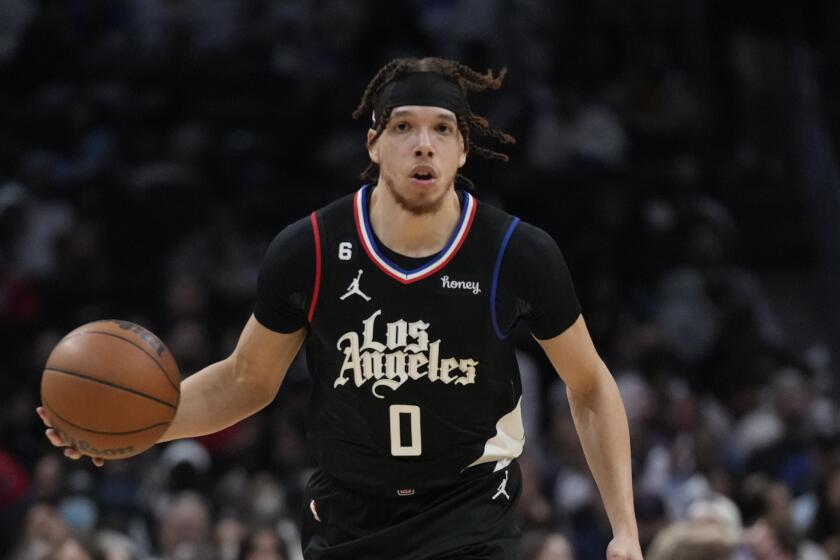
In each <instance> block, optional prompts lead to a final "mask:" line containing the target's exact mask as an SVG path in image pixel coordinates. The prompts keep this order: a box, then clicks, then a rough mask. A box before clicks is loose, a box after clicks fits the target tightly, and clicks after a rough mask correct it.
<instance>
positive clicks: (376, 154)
mask: <svg viewBox="0 0 840 560" xmlns="http://www.w3.org/2000/svg"><path fill="white" fill-rule="evenodd" d="M503 78H504V71H503V72H502V73H501V74H499V75H498V76H494V75H493V73H492V72H488V73H487V74H479V73H477V72H475V71H473V70H471V69H470V68H468V67H466V66H464V65H462V64H460V63H457V62H454V61H449V60H442V59H429V58H427V59H419V60H418V59H400V60H394V61H392V62H390V63H389V64H387V65H386V66H384V67H383V68H382V69H381V70H380V71H379V73H377V75H376V76H375V77H374V78H373V80H372V81H371V82H370V84H369V85H368V87H367V89H366V91H365V93H364V96H363V98H362V101H361V103H360V105H359V107H358V108H357V109H356V111H355V112H354V117H359V116H362V115H367V114H370V115H372V123H371V127H370V130H368V133H367V149H368V153H369V155H370V159H371V166H370V167H369V168H368V170H367V171H366V175H367V176H368V177H369V178H370V179H371V183H370V184H367V185H365V186H363V187H361V188H360V189H358V190H357V191H355V192H354V193H352V194H349V195H347V196H345V197H343V198H341V199H339V200H336V201H335V202H333V203H331V204H329V205H328V206H326V207H325V208H322V209H320V210H318V211H316V212H313V213H312V215H311V216H308V217H307V218H305V219H302V220H300V221H298V222H297V223H294V224H292V225H290V226H288V227H287V228H286V229H284V230H283V231H282V232H280V234H279V235H277V237H276V238H275V239H274V241H273V242H272V243H271V246H270V247H269V249H268V252H267V255H266V257H265V261H264V263H263V265H262V269H261V273H260V278H259V285H258V295H257V302H256V307H255V309H254V313H253V315H252V316H251V318H250V320H249V321H248V322H247V324H246V325H245V328H244V330H243V332H242V335H241V338H240V340H239V343H238V345H237V347H236V349H235V350H234V352H233V354H232V355H231V356H230V357H228V358H227V359H225V360H223V361H221V362H218V363H215V364H212V365H210V366H209V367H207V368H205V369H204V370H202V371H200V372H198V373H196V374H195V375H193V376H191V377H190V378H188V379H187V380H186V381H184V383H183V384H182V386H181V402H180V406H179V409H178V413H177V415H176V417H175V420H174V422H173V423H172V425H171V427H170V428H169V430H168V432H167V433H166V434H165V435H164V437H163V438H162V439H161V441H168V440H173V439H178V438H185V437H193V436H199V435H203V434H209V433H212V432H216V431H218V430H221V429H223V428H225V427H227V426H230V425H231V424H234V423H235V422H238V421H240V420H242V419H243V418H245V417H247V416H250V415H251V414H254V413H255V412H257V411H258V410H260V409H261V408H263V407H264V406H266V405H268V404H269V403H270V402H271V401H272V400H273V399H274V396H275V394H276V393H277V391H278V389H279V387H280V384H281V383H282V381H283V377H284V376H285V374H286V370H287V368H288V367H289V364H290V363H291V361H292V360H293V358H294V357H295V355H296V354H297V352H298V350H299V349H300V347H301V345H303V344H305V345H306V356H307V360H308V364H309V369H310V371H311V374H312V379H313V388H312V395H311V403H310V405H311V407H310V415H309V419H308V420H309V422H308V431H309V437H310V440H311V442H312V444H313V446H314V450H315V452H316V457H317V460H318V463H319V470H317V471H316V472H315V474H314V475H313V476H312V478H311V479H310V481H309V483H308V487H307V489H306V507H305V511H304V513H303V546H304V556H305V557H306V558H307V559H312V560H315V559H324V560H328V559H329V560H331V559H341V560H368V559H371V560H372V559H378V560H383V559H389V560H391V559H416V560H427V559H428V560H431V559H436V560H444V559H453V560H454V559H458V560H467V559H476V560H478V559H481V560H488V559H491V560H495V559H512V558H515V555H516V554H515V551H516V548H517V540H518V529H517V527H516V523H515V520H514V511H515V506H516V503H517V500H518V498H519V495H520V492H521V486H522V481H521V477H520V472H519V467H518V465H517V462H516V458H517V457H518V456H519V455H520V453H521V452H522V446H523V442H524V434H523V427H522V415H521V393H522V391H521V386H520V380H519V373H518V371H517V365H516V360H515V357H514V345H513V343H512V342H511V340H510V338H509V337H508V334H509V333H510V331H511V329H512V328H513V327H514V325H515V324H516V323H517V322H518V321H520V320H524V321H526V322H527V325H528V327H529V329H530V331H531V333H532V334H533V336H534V337H535V338H536V339H537V341H538V342H539V344H540V345H541V346H542V348H543V349H544V350H545V352H546V354H547V355H548V357H549V359H550V361H551V363H552V364H553V365H554V367H555V368H556V370H557V372H558V374H559V375H560V376H561V377H562V379H563V380H564V381H565V382H566V385H567V391H568V395H569V401H570V403H571V408H572V412H573V415H574V420H575V425H576V427H577V430H578V433H579V435H580V439H581V442H582V444H583V449H584V451H585V454H586V458H587V460H588V462H589V465H590V467H591V470H592V473H593V475H594V477H595V480H596V482H597V484H598V488H599V489H600V492H601V496H602V498H603V502H604V506H605V508H606V512H607V515H608V517H609V520H610V523H611V525H612V529H613V533H614V538H613V540H612V541H611V542H610V544H609V547H608V549H607V552H606V557H607V558H608V559H610V560H640V559H641V552H640V548H639V541H638V532H637V528H636V521H635V516H634V512H633V497H632V485H631V476H630V445H629V436H628V426H627V419H626V415H625V412H624V407H623V405H622V402H621V398H620V396H619V393H618V390H617V388H616V385H615V383H614V381H613V379H612V376H611V375H610V372H609V371H608V370H607V368H606V366H605V365H604V363H603V362H602V361H601V359H600V358H599V357H598V354H597V353H596V351H595V348H594V347H593V345H592V341H591V339H590V337H589V334H588V332H587V329H586V325H585V323H584V320H583V318H582V316H581V315H580V306H579V304H578V302H577V299H576V296H575V292H574V288H573V285H572V281H571V279H570V277H569V273H568V270H567V268H566V265H565V262H564V260H563V257H562V255H561V253H560V250H559V249H558V247H557V245H556V244H555V242H554V241H553V240H552V239H551V237H549V236H548V235H547V234H546V233H544V232H543V231H541V230H540V229H538V228H536V227H534V226H531V225H529V224H527V223H525V222H522V221H520V220H519V219H518V218H515V217H513V216H510V215H508V214H506V213H504V212H502V211H500V210H498V209H496V208H493V207H491V206H489V205H487V204H484V203H482V202H480V201H479V200H478V199H477V198H476V197H475V196H473V194H472V193H471V192H469V190H459V189H456V188H455V183H456V175H458V170H459V169H460V168H461V167H462V166H463V165H464V163H465V162H466V160H467V156H468V155H471V154H475V155H481V156H485V157H490V158H497V159H502V160H506V159H507V158H506V156H505V155H504V154H501V153H498V152H495V151H492V150H490V149H487V148H484V147H481V146H479V145H477V143H476V136H482V137H489V138H495V139H497V140H500V141H501V142H503V143H507V142H512V141H513V138H512V137H510V136H509V135H507V134H505V133H503V132H501V131H498V130H495V129H493V128H491V127H490V126H489V123H488V122H487V120H486V119H484V118H482V117H480V116H477V115H475V114H473V113H472V111H471V109H470V106H469V104H468V102H467V94H468V93H470V92H480V91H483V90H486V89H487V88H491V89H497V88H498V87H499V86H500V85H501V83H502V79H503ZM49 437H50V439H51V441H52V442H53V443H54V444H56V445H62V443H61V442H60V440H59V439H58V436H57V435H56V434H55V433H54V432H52V431H50V433H49ZM66 453H67V454H68V456H70V457H73V458H78V457H79V454H78V452H77V451H75V450H70V449H68V450H66ZM98 463H100V464H101V461H98Z"/></svg>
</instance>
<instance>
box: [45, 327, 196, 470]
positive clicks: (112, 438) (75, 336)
mask: <svg viewBox="0 0 840 560" xmlns="http://www.w3.org/2000/svg"><path fill="white" fill-rule="evenodd" d="M179 399H180V372H179V370H178V366H177V364H176V363H175V359H174V358H173V357H172V354H171V353H170V352H169V350H168V349H167V348H166V345H164V344H163V342H162V341H161V340H160V339H159V338H158V337H157V336H155V335H154V334H152V333H151V332H150V331H148V330H146V329H145V328H143V327H141V326H140V325H136V324H134V323H131V322H129V321H121V320H103V321H95V322H92V323H87V324H85V325H82V326H81V327H79V328H77V329H75V330H73V331H72V332H70V333H69V334H67V336H65V337H64V338H62V339H61V341H59V343H58V344H56V346H55V348H54V349H53V351H52V352H51V353H50V356H49V358H48V359H47V363H46V365H45V366H44V373H43V376H42V377H41V401H42V403H43V405H44V408H45V409H46V412H47V416H48V417H49V419H50V422H51V423H52V425H53V427H54V428H55V429H56V431H57V432H58V433H59V435H60V436H61V438H62V439H63V440H64V442H65V443H67V444H69V445H70V446H71V447H73V448H75V449H77V450H79V451H80V452H82V453H83V454H85V455H89V456H91V457H101V458H104V459H123V458H127V457H131V456H133V455H137V454H138V453H141V452H143V451H145V450H146V449H148V448H149V447H151V446H152V445H154V444H155V442H156V441H157V440H158V438H160V436H161V435H162V434H163V432H165V431H166V429H167V427H168V426H169V424H170V423H171V422H172V419H173V418H174V417H175V412H176V410H177V408H178V402H179Z"/></svg>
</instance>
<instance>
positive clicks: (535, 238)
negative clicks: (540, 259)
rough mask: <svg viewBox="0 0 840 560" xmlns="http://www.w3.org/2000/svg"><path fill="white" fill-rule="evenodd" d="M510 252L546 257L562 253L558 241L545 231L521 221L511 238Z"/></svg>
mask: <svg viewBox="0 0 840 560" xmlns="http://www.w3.org/2000/svg"><path fill="white" fill-rule="evenodd" d="M509 250H510V251H513V252H516V253H521V254H525V255H532V256H538V255H546V254H552V253H556V252H559V251H560V247H559V246H558V244H557V241H555V240H554V238H553V237H552V236H551V235H550V234H549V233H548V232H547V231H545V230H544V229H542V228H540V227H537V226H535V225H533V224H531V223H528V222H524V221H520V222H519V223H517V224H516V228H515V229H514V230H513V233H512V234H511V238H510V248H509Z"/></svg>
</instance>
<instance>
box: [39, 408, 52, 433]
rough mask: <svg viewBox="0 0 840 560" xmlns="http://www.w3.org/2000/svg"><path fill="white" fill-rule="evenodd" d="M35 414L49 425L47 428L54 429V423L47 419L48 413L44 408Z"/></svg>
mask: <svg viewBox="0 0 840 560" xmlns="http://www.w3.org/2000/svg"><path fill="white" fill-rule="evenodd" d="M35 412H37V413H38V416H40V417H41V421H42V422H43V423H44V424H46V425H47V427H50V428H52V423H50V419H49V418H48V417H47V411H46V410H44V407H43V406H39V407H38V408H36V409H35Z"/></svg>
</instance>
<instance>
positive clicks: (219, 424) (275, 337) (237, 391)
mask: <svg viewBox="0 0 840 560" xmlns="http://www.w3.org/2000/svg"><path fill="white" fill-rule="evenodd" d="M313 233H314V228H313V225H312V224H311V221H310V218H309V217H307V218H304V219H302V220H299V221H297V222H295V223H294V224H292V225H290V226H289V227H287V228H285V229H284V230H283V231H282V232H280V233H279V234H278V235H277V237H275V238H274V240H273V241H272V242H271V245H270V246H269V248H268V251H267V252H266V255H265V258H264V260H263V263H262V266H261V267H260V275H259V281H258V285H257V301H256V306H255V308H254V313H253V314H252V315H251V317H250V318H249V319H248V322H247V323H246V324H245V328H244V329H243V330H242V334H241V335H240V337H239V342H238V343H237V345H236V348H235V349H234V351H233V352H232V353H231V355H230V356H228V357H227V358H225V359H223V360H221V361H219V362H216V363H214V364H211V365H209V366H207V367H206V368H204V369H202V370H200V371H198V372H197V373H194V374H193V375H191V376H190V377H188V378H187V379H186V380H184V381H183V382H182V383H181V398H180V402H179V404H178V411H177V413H176V414H175V418H174V420H173V421H172V424H170V426H169V428H168V429H167V431H166V432H165V433H164V434H163V436H162V437H161V438H160V439H159V440H158V442H164V441H171V440H174V439H180V438H186V437H195V436H201V435H206V434H210V433H213V432H217V431H219V430H222V429H224V428H227V427H228V426H231V425H233V424H235V423H237V422H239V421H240V420H242V419H244V418H247V417H248V416H250V415H252V414H254V413H255V412H257V411H259V410H260V409H262V408H264V407H265V406H266V405H268V404H269V403H270V402H271V401H272V400H273V399H274V397H275V396H276V394H277V391H278V389H279V388H280V385H281V383H282V382H283V378H284V377H285V376H286V372H287V371H288V369H289V366H290V365H291V363H292V361H293V360H294V358H295V356H296V355H297V353H298V351H299V350H300V347H301V345H302V344H303V340H304V338H305V336H306V328H307V326H308V315H309V312H311V311H312V307H313V305H314V302H313V301H312V299H313V296H312V294H313V290H314V282H315V280H316V279H315V277H314V271H315V269H316V266H315V258H316V255H315V243H314V235H313ZM38 414H39V415H40V416H41V419H42V420H43V421H44V423H45V424H46V425H47V427H48V429H47V438H48V439H49V440H50V442H51V443H52V444H53V445H55V446H56V447H65V448H66V449H65V450H64V454H65V455H66V456H67V457H70V458H71V459H78V458H80V457H81V456H82V455H81V453H79V452H78V451H76V450H75V449H72V448H70V447H68V446H67V444H66V443H64V442H63V441H62V440H61V438H60V437H59V435H58V433H56V432H55V430H53V429H52V428H51V427H50V425H49V421H48V419H47V417H46V415H45V414H44V413H43V410H42V409H41V408H40V407H39V410H38ZM93 462H94V463H95V464H96V465H98V466H101V465H102V464H104V461H103V460H102V459H94V460H93Z"/></svg>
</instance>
